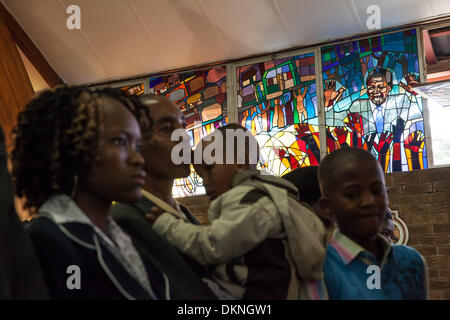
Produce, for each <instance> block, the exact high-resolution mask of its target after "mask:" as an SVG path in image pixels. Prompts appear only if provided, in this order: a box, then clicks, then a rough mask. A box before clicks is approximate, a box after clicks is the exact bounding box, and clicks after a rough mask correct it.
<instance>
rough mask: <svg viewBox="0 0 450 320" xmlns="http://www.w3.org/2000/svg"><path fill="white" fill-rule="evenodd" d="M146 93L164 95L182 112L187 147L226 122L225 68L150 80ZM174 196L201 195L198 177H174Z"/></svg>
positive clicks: (194, 174)
mask: <svg viewBox="0 0 450 320" xmlns="http://www.w3.org/2000/svg"><path fill="white" fill-rule="evenodd" d="M149 83H150V92H152V93H155V94H160V95H165V96H167V97H168V98H169V99H170V100H171V101H173V102H174V103H175V104H176V105H177V106H178V107H179V108H180V110H181V111H183V112H184V114H185V116H186V122H187V130H188V133H189V135H190V137H191V146H194V145H195V144H197V143H198V142H199V141H200V140H201V139H202V138H203V137H205V136H206V135H208V134H209V133H211V132H213V131H214V129H215V128H218V127H220V126H222V125H223V124H224V123H226V122H227V116H226V110H227V82H226V69H225V67H214V68H208V69H202V70H197V71H192V72H187V73H176V74H172V75H168V76H164V77H157V78H151V79H150V82H149ZM173 193H174V195H175V196H178V197H183V196H189V195H199V194H204V193H205V190H204V188H203V184H202V179H201V178H200V177H199V176H198V175H197V174H196V172H195V171H194V169H192V168H191V175H190V176H189V177H187V178H184V179H177V180H176V181H175V184H174V188H173Z"/></svg>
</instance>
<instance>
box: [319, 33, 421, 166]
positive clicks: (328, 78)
mask: <svg viewBox="0 0 450 320" xmlns="http://www.w3.org/2000/svg"><path fill="white" fill-rule="evenodd" d="M322 71H323V79H324V84H323V86H324V100H325V101H324V103H325V118H326V135H327V136H326V141H327V152H331V151H333V150H335V149H338V148H341V147H342V146H354V147H360V148H364V149H366V150H369V151H370V152H371V153H372V154H373V155H374V156H375V157H376V158H377V159H378V161H379V162H380V164H381V165H382V167H383V168H384V169H385V171H386V172H393V171H409V170H414V169H425V168H427V167H428V165H427V150H426V146H425V130H424V123H423V114H422V100H421V98H420V97H419V96H417V94H416V93H415V92H414V91H413V90H412V86H413V85H415V84H418V82H419V60H418V53H417V37H416V31H415V30H409V31H404V32H397V33H391V34H385V35H380V36H377V37H373V38H369V39H364V40H359V41H352V42H346V43H342V44H337V45H332V46H327V47H323V48H322Z"/></svg>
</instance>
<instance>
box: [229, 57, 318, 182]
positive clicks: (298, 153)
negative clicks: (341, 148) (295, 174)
mask: <svg viewBox="0 0 450 320" xmlns="http://www.w3.org/2000/svg"><path fill="white" fill-rule="evenodd" d="M236 74H237V83H238V120H239V123H240V124H241V125H242V126H245V127H246V128H247V129H249V130H251V132H252V134H253V135H255V136H256V139H257V140H258V143H259V145H260V148H261V155H262V158H263V161H264V162H263V164H261V166H262V167H264V169H265V170H267V171H269V172H270V173H272V174H275V175H278V176H281V175H283V174H285V173H287V172H289V171H291V170H293V169H296V168H299V167H303V166H309V165H318V164H319V160H320V150H319V126H318V117H317V100H316V83H315V81H316V76H315V64H314V54H313V53H308V54H303V55H297V56H292V57H287V58H283V59H277V60H269V61H265V62H261V63H256V64H252V65H245V66H241V67H238V68H237V70H236Z"/></svg>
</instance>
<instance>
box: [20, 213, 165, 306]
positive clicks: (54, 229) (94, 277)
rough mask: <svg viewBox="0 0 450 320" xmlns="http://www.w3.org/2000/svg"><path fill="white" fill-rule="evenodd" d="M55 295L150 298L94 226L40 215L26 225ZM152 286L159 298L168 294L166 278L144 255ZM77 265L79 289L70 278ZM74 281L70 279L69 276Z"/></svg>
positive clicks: (76, 297) (62, 297) (89, 298)
mask: <svg viewBox="0 0 450 320" xmlns="http://www.w3.org/2000/svg"><path fill="white" fill-rule="evenodd" d="M27 231H28V233H29V235H30V237H31V240H32V242H33V245H34V247H35V250H36V252H37V255H38V257H39V261H40V263H41V266H42V270H43V273H44V277H45V281H46V283H47V286H48V289H49V293H50V297H51V298H52V299H88V300H91V299H106V300H121V299H139V300H141V299H150V298H151V297H150V295H149V294H148V293H147V291H146V290H145V289H144V288H143V287H142V286H141V285H140V284H139V283H138V282H137V281H136V280H135V279H134V278H133V277H132V276H131V275H130V274H129V273H128V272H127V271H126V269H125V268H124V267H123V266H122V265H121V264H120V262H119V261H117V259H116V258H115V257H114V255H113V254H111V253H110V252H109V250H108V249H107V248H106V246H105V245H104V244H103V243H102V241H101V240H100V239H99V238H98V237H97V235H96V233H95V231H94V229H93V228H92V227H91V226H89V225H87V224H82V223H74V222H73V223H64V224H61V225H57V224H56V223H54V222H53V221H52V220H51V219H49V218H47V217H39V218H37V219H36V220H34V221H33V222H32V223H31V225H30V226H29V227H28V228H27ZM142 260H143V262H144V264H145V267H146V269H147V274H148V277H149V280H150V283H151V286H152V288H153V290H154V292H155V293H156V295H157V296H158V298H159V299H166V298H167V288H168V283H167V278H166V277H165V275H163V274H162V273H161V272H160V270H159V269H158V268H157V267H155V266H154V265H153V264H152V263H151V262H149V261H148V260H147V261H146V259H144V257H142ZM73 265H75V266H78V267H79V270H80V280H81V288H80V289H76V288H73V289H69V287H68V285H67V282H68V279H69V277H71V276H72V275H74V274H75V273H74V272H73V271H72V272H70V269H69V270H68V268H69V267H70V266H73ZM69 282H71V280H69Z"/></svg>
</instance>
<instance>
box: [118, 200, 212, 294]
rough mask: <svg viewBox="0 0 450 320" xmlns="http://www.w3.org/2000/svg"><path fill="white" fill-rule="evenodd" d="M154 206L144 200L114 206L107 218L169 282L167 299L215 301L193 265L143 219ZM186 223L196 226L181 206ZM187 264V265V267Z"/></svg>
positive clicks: (197, 266)
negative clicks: (187, 221)
mask: <svg viewBox="0 0 450 320" xmlns="http://www.w3.org/2000/svg"><path fill="white" fill-rule="evenodd" d="M153 206H155V204H154V203H153V202H151V201H150V200H148V199H147V198H145V197H142V199H141V201H139V202H137V203H134V204H123V203H118V204H116V205H113V206H112V208H111V216H112V218H113V219H114V220H115V221H116V222H117V224H118V225H119V226H120V227H121V228H122V229H123V230H124V231H125V232H126V233H127V234H128V235H129V236H130V237H131V238H132V239H133V243H134V244H135V246H136V249H137V250H138V251H139V253H140V254H141V256H143V257H146V258H147V259H149V260H151V261H154V263H155V264H157V265H159V266H160V267H161V269H162V270H164V272H165V273H166V274H167V276H168V278H169V283H170V288H171V298H172V299H174V300H190V299H194V300H215V299H217V298H216V296H215V295H214V294H213V293H212V292H211V290H209V288H208V286H207V285H206V284H205V283H204V282H203V281H202V280H201V278H200V277H199V276H198V275H197V274H196V273H195V272H194V270H193V268H194V269H196V271H198V272H197V273H201V272H200V270H199V269H200V268H201V267H200V266H199V265H198V264H197V263H195V261H190V259H189V261H185V259H184V258H186V257H184V258H183V257H182V256H181V254H180V253H179V252H178V251H177V249H176V248H175V247H173V246H172V245H171V244H170V243H169V242H168V241H167V240H166V239H165V238H163V237H161V236H160V235H159V234H157V233H156V232H155V231H154V230H153V229H152V227H151V226H150V225H149V223H148V222H147V220H146V219H145V214H146V213H149V212H151V208H152V207H153ZM180 207H181V209H182V210H183V212H184V213H185V214H186V216H187V217H188V219H189V220H190V221H191V222H192V223H194V224H200V223H199V222H198V221H197V220H196V219H195V217H193V216H192V214H191V213H190V212H189V210H187V209H186V208H184V207H183V206H181V205H180ZM187 262H188V263H189V264H188V263H187Z"/></svg>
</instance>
